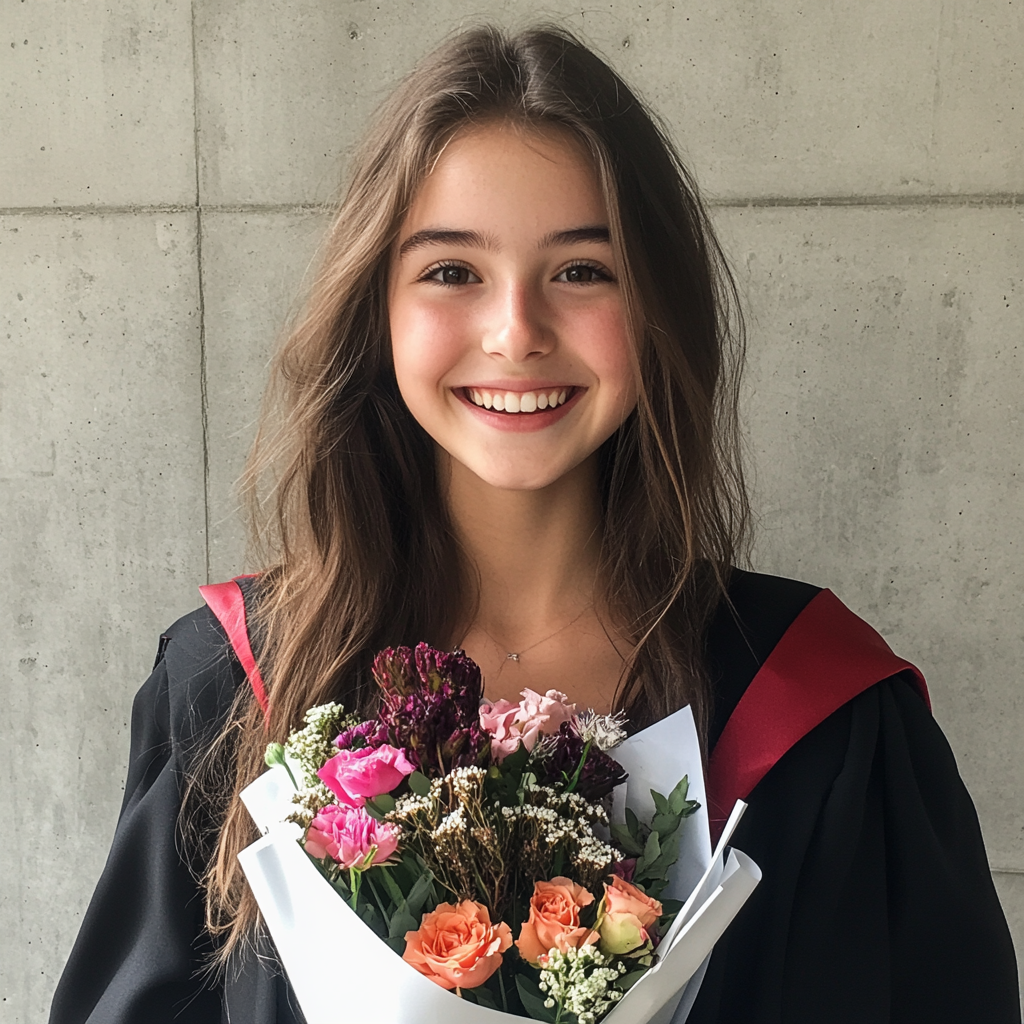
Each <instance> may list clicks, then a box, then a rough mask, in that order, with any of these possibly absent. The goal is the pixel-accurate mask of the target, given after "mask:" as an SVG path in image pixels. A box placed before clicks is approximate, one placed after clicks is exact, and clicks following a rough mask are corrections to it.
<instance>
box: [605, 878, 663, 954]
mask: <svg viewBox="0 0 1024 1024" xmlns="http://www.w3.org/2000/svg"><path fill="white" fill-rule="evenodd" d="M661 915H662V908H661V904H660V903H659V902H658V901H657V900H654V899H651V897H650V896H646V895H644V893H642V892H641V891H640V890H639V889H638V888H637V887H636V886H635V885H631V884H630V883H629V882H626V881H624V880H623V879H621V878H619V877H618V876H612V880H611V883H610V884H609V883H608V882H606V883H605V886H604V899H603V900H601V906H600V907H599V908H598V912H597V923H596V925H595V927H596V928H597V930H598V931H599V932H600V933H601V950H602V952H604V953H617V954H624V953H631V952H633V951H634V950H638V949H641V948H643V947H645V946H646V945H647V943H648V942H649V941H650V933H649V931H648V929H649V928H652V927H653V926H654V925H655V924H656V923H657V921H658V918H659V917H661Z"/></svg>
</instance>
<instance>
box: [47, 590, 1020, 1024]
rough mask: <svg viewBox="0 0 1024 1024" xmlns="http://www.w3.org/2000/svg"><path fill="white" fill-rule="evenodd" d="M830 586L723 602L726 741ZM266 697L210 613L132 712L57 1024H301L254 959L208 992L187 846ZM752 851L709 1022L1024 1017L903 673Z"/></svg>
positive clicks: (762, 829) (964, 835)
mask: <svg viewBox="0 0 1024 1024" xmlns="http://www.w3.org/2000/svg"><path fill="white" fill-rule="evenodd" d="M816 593H817V588H815V587H811V586H809V585H807V584H804V583H797V582H794V581H791V580H784V579H780V578H777V577H771V576H763V575H759V574H754V573H746V572H736V573H735V575H734V578H733V581H732V584H731V586H730V596H731V597H732V602H733V605H734V607H735V610H736V613H737V616H738V621H737V618H736V617H734V616H733V614H732V613H731V612H730V611H728V610H727V609H726V608H724V607H723V608H722V610H721V611H720V612H719V614H718V615H717V617H716V619H715V621H714V623H713V625H712V627H711V630H710V632H709V637H708V659H709V665H710V669H711V675H712V681H713V692H714V699H715V706H714V718H713V722H712V727H711V735H710V740H711V743H712V745H713V744H714V742H715V741H716V740H717V738H718V736H719V735H721V732H722V729H723V728H724V726H725V723H726V721H727V720H728V718H729V715H730V714H731V712H732V710H733V708H734V707H735V706H736V704H737V702H738V701H739V699H740V697H741V696H742V695H743V693H744V691H745V690H746V688H747V685H748V684H749V683H750V681H751V680H752V679H753V677H754V675H755V674H756V672H757V670H758V668H759V667H760V665H761V663H762V662H763V661H764V660H765V659H766V658H767V657H768V655H769V654H770V652H771V650H772V649H773V648H774V646H775V644H776V643H777V642H778V640H779V639H780V637H781V636H782V634H783V633H784V632H785V631H786V629H787V628H788V627H789V625H790V624H791V623H792V621H793V620H794V619H795V618H796V616H797V615H798V614H799V613H800V611H802V610H803V608H804V606H805V605H806V604H807V603H808V601H810V599H811V598H812V597H813V596H814V595H815V594H816ZM244 684H245V676H244V673H243V672H242V670H241V667H240V666H239V664H238V663H237V661H236V660H235V659H234V657H233V656H232V654H231V653H230V650H229V648H228V645H227V640H226V638H225V635H224V633H223V631H222V630H221V628H220V625H219V624H218V623H217V621H216V619H215V618H214V617H213V615H212V613H210V612H209V611H208V610H207V609H205V608H203V609H200V610H198V611H196V612H193V613H192V614H190V615H187V616H185V617H184V618H183V619H180V620H179V621H178V622H177V623H175V624H174V626H172V627H171V629H170V630H169V631H168V633H167V634H166V635H165V638H163V639H162V640H161V647H160V653H159V655H158V658H157V664H156V667H155V668H154V670H153V674H152V675H151V676H150V678H149V680H148V681H147V682H146V683H145V685H144V686H143V687H142V689H141V690H140V691H139V693H138V696H137V697H136V699H135V704H134V707H133V711H132V749H131V764H130V767H129V772H128V781H127V784H126V786H125V797H124V804H123V807H122V811H121V817H120V821H119V823H118V826H117V830H116V832H115V835H114V841H113V845H112V848H111V851H110V856H109V858H108V860H107V864H106V867H105V868H104V870H103V874H102V876H101V877H100V880H99V883H98V885H97V888H96V892H95V895H94V896H93V899H92V902H91V903H90V905H89V909H88V912H87V913H86V915H85V919H84V921H83V923H82V928H81V932H80V934H79V936H78V939H77V941H76V943H75V946H74V949H73V950H72V952H71V956H70V959H69V960H68V964H67V967H66V968H65V971H64V974H63V976H62V978H61V980H60V983H59V985H58V986H57V991H56V993H55V996H54V1001H53V1007H52V1011H51V1016H50V1024H85V1022H88V1024H163V1022H171V1021H174V1022H179V1024H223V1022H225V1021H229V1022H231V1024H301V1021H302V1016H301V1012H300V1011H299V1010H298V1009H297V1006H296V1003H295V1000H294V996H293V994H292V993H291V990H290V986H289V985H288V984H287V981H286V980H285V978H284V977H283V976H282V975H281V974H280V973H279V972H278V971H276V970H275V969H274V967H273V956H272V955H270V956H257V955H255V954H252V955H249V956H248V957H247V958H246V960H245V961H244V962H242V963H240V964H239V965H238V970H237V971H234V972H232V973H231V975H230V976H229V979H228V981H227V982H226V983H223V982H222V983H221V984H220V985H219V986H218V987H217V988H215V989H211V988H209V987H204V985H203V983H202V981H201V980H200V977H199V972H200V970H201V967H202V964H203V956H204V954H205V953H206V952H207V950H208V939H206V938H205V936H204V932H203V924H202V922H203V914H202V900H201V896H200V893H199V890H198V888H197V886H196V883H195V881H194V879H193V874H192V873H191V871H190V866H189V864H188V861H187V856H186V855H183V854H182V853H181V851H180V850H179V845H180V844H179V843H178V841H177V840H176V819H177V815H178V810H179V804H180V796H181V784H182V772H183V768H184V766H186V765H187V764H188V761H189V758H190V756H192V753H193V752H194V750H195V749H196V747H197V746H199V745H201V744H202V743H203V742H204V740H205V739H206V738H207V737H208V736H209V735H210V733H211V731H213V730H216V729H217V727H218V724H219V723H220V722H222V721H223V717H224V715H225V714H226V711H227V708H228V705H229V704H230V701H231V698H232V695H233V693H234V690H235V688H236V687H237V686H240V685H244ZM733 841H734V842H735V844H736V846H737V847H738V848H740V849H742V850H744V851H745V852H747V853H748V854H750V856H751V857H753V858H754V860H755V861H756V862H757V863H758V864H759V865H760V867H761V869H762V871H763V874H764V878H763V881H762V882H761V884H760V885H759V886H758V888H757V889H756V890H755V891H754V894H753V895H752V896H751V898H750V900H749V901H748V903H747V905H746V906H745V907H744V908H743V910H742V911H741V912H740V914H739V915H738V917H737V918H736V920H735V921H733V923H732V924H731V925H730V927H729V929H728V931H727V932H726V934H725V935H724V936H723V938H722V939H721V940H720V942H719V943H718V945H717V946H716V948H715V951H714V953H713V955H712V957H711V963H710V965H709V968H708V971H707V975H706V977H705V979H704V983H703V985H702V987H701V989H700V993H699V995H698V997H697V1001H696V1003H695V1005H694V1007H693V1010H692V1011H691V1014H690V1017H689V1021H690V1022H691V1024H733V1022H737V1024H739V1022H742V1024H755V1022H756V1024H762V1022H763V1024H774V1022H779V1024H782V1022H785V1024H790V1022H793V1024H797V1022H800V1024H804V1022H806V1024H821V1022H827V1024H841V1022H847V1021H849V1022H858V1024H861V1022H871V1024H875V1022H878V1024H882V1022H892V1024H924V1022H927V1024H941V1022H949V1024H967V1022H970V1024H1012V1022H1020V1020H1021V1013H1020V1003H1019V995H1018V985H1017V967H1016V960H1015V957H1014V951H1013V946H1012V944H1011V941H1010V935H1009V932H1008V930H1007V927H1006V922H1005V919H1004V917H1003V913H1002V910H1001V908H1000V906H999V902H998V899H997V897H996V893H995V889H994V887H993V884H992V878H991V874H990V872H989V868H988V863H987V860H986V856H985V849H984V846H983V844H982V839H981V832H980V829H979V826H978V818H977V814H976V813H975V810H974V806H973V804H972V803H971V799H970V797H969V796H968V794H967V791H966V789H965V788H964V785H963V782H962V781H961V779H960V776H959V774H958V772H957V768H956V762H955V761H954V758H953V754H952V751H951V750H950V748H949V745H948V743H947V742H946V740H945V738H944V737H943V735H942V733H941V731H940V730H939V727H938V726H937V725H936V723H935V721H934V719H933V718H932V716H931V714H930V713H929V712H928V710H927V708H926V707H925V705H924V702H923V701H922V700H921V698H920V696H919V695H918V693H917V691H916V690H915V689H914V687H913V685H912V684H911V683H910V681H909V680H908V679H905V678H903V677H902V675H897V676H894V677H892V678H890V679H887V680H885V681H883V682H881V683H879V684H877V685H875V686H873V687H871V688H870V689H869V690H867V691H865V692H864V693H863V694H861V695H860V696H859V697H856V698H855V699H854V700H852V701H850V702H849V703H848V704H846V705H845V706H844V707H842V708H841V709H840V710H839V711H837V712H836V713H835V714H833V715H832V716H831V717H829V718H828V719H827V720H826V721H825V722H824V723H822V724H821V725H820V726H818V727H817V728H816V729H815V730H813V731H812V732H811V733H809V734H808V735H807V736H806V737H805V738H804V739H803V740H801V741H800V742H799V743H798V744H797V745H796V746H794V747H793V748H792V749H791V750H790V751H789V753H787V754H786V755H785V756H784V757H783V758H782V759H781V760H780V761H779V762H778V763H777V764H776V765H775V767H774V768H773V769H772V770H771V771H770V772H769V773H768V774H767V775H766V776H765V778H764V779H763V780H762V781H761V783H760V784H759V785H758V786H757V788H756V789H755V790H754V792H753V793H751V795H750V797H749V808H748V810H747V813H746V815H745V817H744V819H743V821H742V822H741V824H740V826H739V829H738V830H737V832H736V834H735V836H734V840H733ZM193 867H195V865H193ZM263 952H264V953H267V952H271V951H270V949H269V946H268V948H267V949H266V950H264V951H263ZM343 967H344V965H339V969H340V970H343ZM358 983H359V982H358V979H353V984H358ZM339 1024H364V1022H357V1021H352V1022H347V1021H344V1020H340V1021H339Z"/></svg>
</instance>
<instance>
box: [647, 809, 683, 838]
mask: <svg viewBox="0 0 1024 1024" xmlns="http://www.w3.org/2000/svg"><path fill="white" fill-rule="evenodd" d="M682 820H683V819H682V818H680V817H679V815H678V814H656V815H655V816H654V817H653V818H652V819H651V831H653V832H657V833H658V835H659V836H661V837H662V839H664V838H665V836H669V835H671V834H672V833H673V832H675V830H676V829H677V828H679V822H681V821H682Z"/></svg>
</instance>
